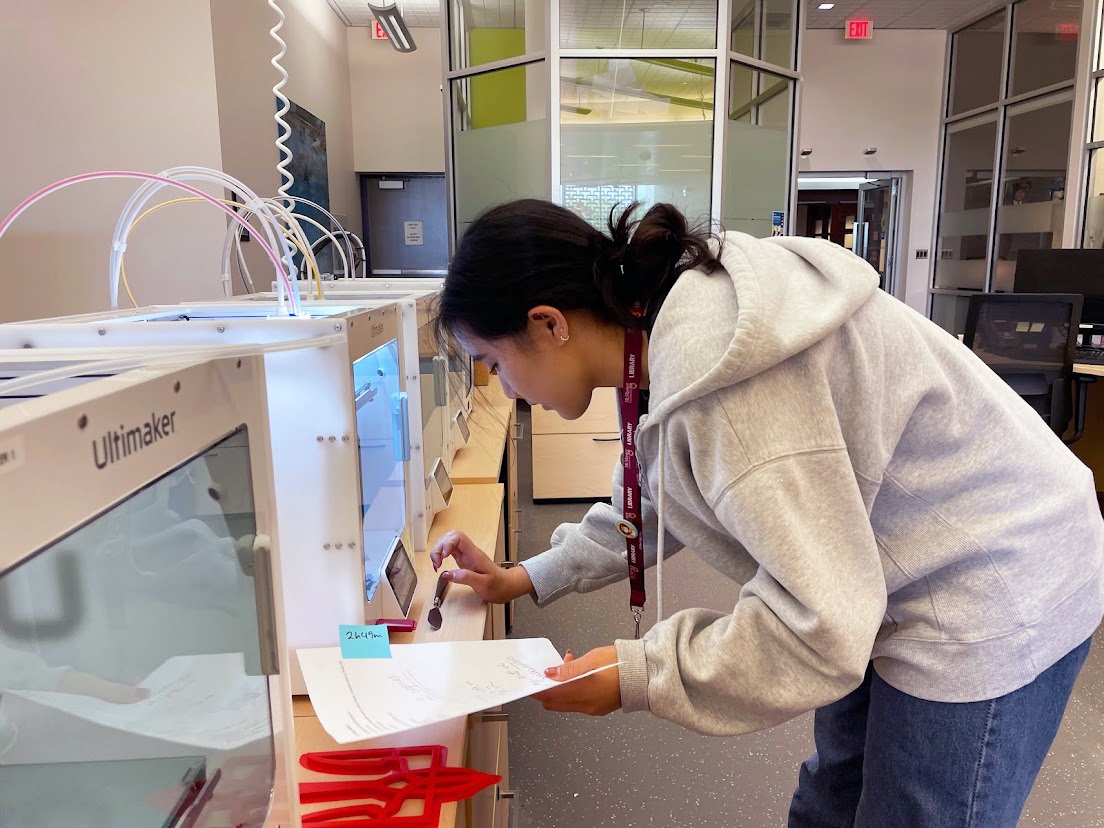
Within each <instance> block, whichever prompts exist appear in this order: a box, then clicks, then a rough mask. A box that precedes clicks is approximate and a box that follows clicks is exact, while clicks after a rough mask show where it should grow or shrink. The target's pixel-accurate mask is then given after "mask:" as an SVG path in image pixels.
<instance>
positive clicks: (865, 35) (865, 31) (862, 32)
mask: <svg viewBox="0 0 1104 828" xmlns="http://www.w3.org/2000/svg"><path fill="white" fill-rule="evenodd" d="M844 37H845V38H846V39H847V40H870V39H872V38H873V37H874V22H873V21H871V20H864V19H862V18H859V19H856V20H848V21H847V31H846V32H845V33H844Z"/></svg>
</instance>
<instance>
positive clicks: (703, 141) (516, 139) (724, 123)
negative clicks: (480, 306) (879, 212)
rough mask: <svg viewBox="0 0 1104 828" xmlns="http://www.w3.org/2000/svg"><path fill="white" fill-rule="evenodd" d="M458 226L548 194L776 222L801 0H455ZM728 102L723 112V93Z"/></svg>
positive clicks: (594, 207) (451, 56)
mask: <svg viewBox="0 0 1104 828" xmlns="http://www.w3.org/2000/svg"><path fill="white" fill-rule="evenodd" d="M447 6H448V9H449V15H448V25H447V27H445V28H444V34H443V37H444V39H445V44H446V49H445V53H446V57H445V61H446V65H445V78H446V81H445V83H446V86H445V88H446V89H447V93H448V94H447V100H446V116H447V124H448V130H449V136H450V146H449V152H448V154H447V160H446V164H447V165H448V174H449V175H448V178H449V182H450V188H451V191H450V201H451V204H450V220H451V226H452V238H453V241H455V239H456V238H458V237H459V236H461V235H463V232H464V230H465V229H466V228H467V227H468V226H469V225H470V224H471V222H472V221H473V219H474V218H475V217H476V216H477V215H479V214H480V213H481V212H483V211H484V210H486V209H487V208H489V207H491V206H493V205H495V204H499V203H501V202H503V201H508V200H512V199H516V198H524V197H537V198H547V199H551V200H553V201H555V202H557V203H559V204H562V205H564V206H566V207H568V208H569V209H572V210H574V211H576V212H577V213H579V214H580V215H581V216H583V217H584V218H586V219H587V221H590V222H591V223H593V224H595V225H596V226H604V225H605V222H606V220H607V218H608V216H609V213H610V210H611V209H612V208H613V207H614V206H615V205H617V204H621V205H623V206H627V205H628V204H629V203H630V202H632V201H640V202H642V203H643V204H644V206H645V207H647V206H650V205H651V204H655V203H657V202H661V201H665V202H670V203H672V204H674V205H676V206H677V207H679V208H680V209H681V210H682V211H683V212H685V213H686V214H687V216H688V217H689V218H690V219H691V221H703V222H713V224H714V225H717V224H718V223H719V224H720V225H721V226H723V227H724V228H725V229H727V230H741V231H744V232H747V233H751V234H753V235H757V236H769V235H771V234H772V230H773V227H774V226H775V224H776V223H777V222H776V221H775V218H776V214H781V216H782V217H783V226H784V227H788V219H789V217H790V213H791V209H790V204H791V202H792V199H793V193H794V176H795V169H796V164H795V157H794V143H795V140H794V135H795V129H794V118H795V111H796V102H797V84H798V74H797V67H798V54H799V53H798V39H799V37H798V35H799V31H800V28H801V22H800V21H801V13H802V12H801V4H800V3H799V2H798V0H686V2H682V3H668V2H655V0H509V2H507V0H495V2H494V3H487V4H479V5H477V4H471V3H467V2H466V1H465V0H449V3H448V4H447ZM718 103H720V104H721V106H722V111H720V112H718V111H717V109H716V106H717V105H718Z"/></svg>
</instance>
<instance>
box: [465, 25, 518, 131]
mask: <svg viewBox="0 0 1104 828" xmlns="http://www.w3.org/2000/svg"><path fill="white" fill-rule="evenodd" d="M468 51H469V54H470V56H471V65H472V66H479V65H481V64H484V63H493V62H494V61H496V60H504V59H506V58H510V57H517V56H519V55H523V54H525V29H473V30H472V31H471V32H470V33H469V34H468ZM525 120H526V109H525V67H524V66H516V67H514V68H512V69H502V70H500V71H498V72H488V73H487V74H485V75H478V76H477V77H474V78H472V79H471V122H472V127H473V128H474V129H481V128H483V127H494V126H502V125H504V124H517V123H524V121H525Z"/></svg>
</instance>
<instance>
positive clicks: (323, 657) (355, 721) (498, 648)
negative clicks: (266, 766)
mask: <svg viewBox="0 0 1104 828" xmlns="http://www.w3.org/2000/svg"><path fill="white" fill-rule="evenodd" d="M298 655H299V665H300V666H301V667H302V668H303V678H304V679H305V680H306V684H307V693H308V694H309V695H310V700H311V704H312V705H313V706H314V712H315V715H317V716H318V720H319V721H320V722H321V723H322V727H323V728H325V729H326V732H327V733H329V734H330V736H332V737H333V738H334V740H335V741H336V742H337V743H338V744H342V745H345V744H349V743H350V742H358V741H360V740H362V739H375V738H378V737H380V736H389V735H391V734H393V733H402V732H403V731H404V730H413V729H415V728H419V727H425V726H426V725H431V724H436V723H437V722H443V721H446V720H448V719H455V718H457V717H459V716H467V715H468V714H471V713H478V712H479V711H480V710H486V709H487V708H489V707H497V706H498V705H500V704H505V703H506V702H511V701H516V700H517V699H521V698H525V697H526V696H531V695H533V694H534V693H539V692H541V691H542V690H548V689H549V688H551V687H556V686H558V685H560V684H563V683H564V682H556V681H552V680H551V679H549V678H545V675H544V671H545V668H547V667H555V666H558V665H560V664H563V659H562V658H560V655H559V653H557V652H556V648H555V647H553V646H552V643H551V642H550V641H549V640H548V639H547V638H522V639H509V640H505V641H456V642H441V643H435V644H397V645H395V646H394V647H392V648H391V658H389V659H342V658H341V650H340V649H338V648H337V647H327V648H320V649H305V650H299V651H298ZM609 666H611V667H612V666H616V665H609ZM601 669H608V668H605V667H603V668H601ZM592 672H599V671H598V670H594V671H592ZM588 675H591V673H586V674H584V675H582V676H578V677H577V679H572V681H576V680H578V679H579V678H585V676H588Z"/></svg>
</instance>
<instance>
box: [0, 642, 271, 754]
mask: <svg viewBox="0 0 1104 828" xmlns="http://www.w3.org/2000/svg"><path fill="white" fill-rule="evenodd" d="M139 687H144V688H146V689H147V690H149V691H150V695H149V697H148V698H145V699H142V700H141V701H139V702H135V703H134V704H112V703H110V702H105V701H102V700H100V699H96V698H92V697H91V696H75V695H71V694H67V693H53V692H45V691H40V690H6V691H5V693H11V694H12V695H17V696H21V697H22V698H25V699H29V700H30V701H33V702H36V703H37V704H40V705H43V706H45V707H51V708H54V709H56V710H60V711H62V712H63V713H68V714H70V715H72V716H76V717H78V718H81V719H84V720H86V721H89V722H92V723H94V724H98V725H103V726H104V727H111V728H114V729H116V730H121V731H126V732H128V733H134V734H137V735H139V736H149V737H152V738H154V739H164V740H166V741H169V742H175V743H178V744H182V745H189V746H191V747H198V748H202V749H205V750H234V749H236V748H239V747H241V746H243V745H247V744H249V743H250V742H253V741H256V740H257V739H262V738H265V737H267V736H269V735H270V733H271V725H270V719H269V716H270V713H269V703H268V679H267V678H266V677H265V676H247V675H245V669H244V666H243V662H242V654H241V653H222V654H218V655H200V656H174V657H172V658H170V659H168V660H167V661H166V662H165V663H164V664H162V665H161V666H160V667H158V668H157V669H156V670H154V671H153V672H152V673H150V674H149V676H147V677H146V680H145V681H143V682H142V683H141V684H140V685H139Z"/></svg>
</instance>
